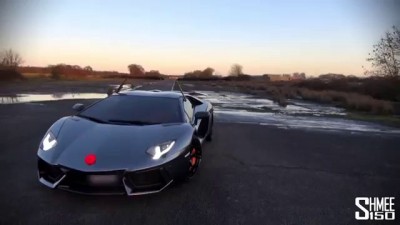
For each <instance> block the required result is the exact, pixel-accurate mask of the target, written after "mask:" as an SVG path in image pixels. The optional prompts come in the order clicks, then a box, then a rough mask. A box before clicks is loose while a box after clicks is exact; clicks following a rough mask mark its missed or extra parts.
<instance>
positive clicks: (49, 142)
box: [40, 131, 57, 151]
mask: <svg viewBox="0 0 400 225" xmlns="http://www.w3.org/2000/svg"><path fill="white" fill-rule="evenodd" d="M56 145H57V140H56V138H55V137H54V135H53V133H51V131H49V132H47V134H46V135H45V136H44V138H43V141H42V143H41V144H40V149H42V150H43V151H48V150H50V149H52V148H54V146H56Z"/></svg>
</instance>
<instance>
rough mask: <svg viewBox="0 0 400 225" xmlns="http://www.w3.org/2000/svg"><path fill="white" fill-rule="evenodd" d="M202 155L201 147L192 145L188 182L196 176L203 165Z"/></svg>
mask: <svg viewBox="0 0 400 225" xmlns="http://www.w3.org/2000/svg"><path fill="white" fill-rule="evenodd" d="M202 155H203V154H202V150H201V147H199V146H197V145H191V147H190V155H189V172H188V176H187V178H186V180H189V179H191V178H192V177H193V176H194V175H196V173H197V171H198V170H199V166H200V164H201V159H202Z"/></svg>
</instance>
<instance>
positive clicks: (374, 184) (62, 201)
mask: <svg viewBox="0 0 400 225" xmlns="http://www.w3.org/2000/svg"><path fill="white" fill-rule="evenodd" d="M170 84H171V81H164V82H161V83H159V82H157V84H156V85H157V86H151V85H150V86H149V87H148V88H149V89H152V88H154V87H156V89H161V88H163V87H167V86H168V85H170ZM76 102H78V101H76V100H64V101H56V102H46V103H43V104H14V105H0V126H1V129H0V137H1V139H0V168H1V169H0V178H1V185H0V210H1V211H0V212H1V216H0V224H107V225H109V224H174V225H176V224H183V225H187V224H284V225H289V224H293V225H294V224H296V225H297V224H335V225H336V224H358V222H357V221H356V220H355V219H354V213H355V210H356V207H355V206H354V199H355V197H358V196H368V197H373V196H394V197H396V200H395V204H396V206H395V208H396V210H397V211H396V212H397V217H398V215H399V212H398V205H399V203H400V202H399V198H398V197H399V193H400V191H399V190H400V177H399V174H400V138H399V136H385V135H374V134H357V135H354V134H353V135H352V134H350V133H344V132H320V131H305V130H290V129H287V130H285V129H279V128H275V127H272V126H260V125H251V124H235V123H221V122H218V121H216V123H215V125H214V135H215V136H214V140H213V142H210V143H207V144H206V145H205V146H204V153H203V154H204V155H203V161H202V165H201V168H200V171H199V173H198V174H197V176H196V177H195V178H194V179H192V180H191V181H189V182H186V183H178V184H176V185H174V186H172V187H171V188H169V189H167V190H165V191H164V192H162V193H159V194H155V195H150V196H139V197H122V196H83V195H77V194H72V193H68V192H63V191H60V190H50V189H48V188H46V187H44V186H43V185H41V184H40V183H39V182H38V181H37V177H36V163H37V161H36V151H37V148H38V145H39V141H40V140H41V138H42V136H43V135H44V133H45V132H46V130H47V128H48V127H49V126H50V125H51V124H52V123H53V122H54V121H56V120H57V119H58V118H59V117H61V116H65V115H69V114H72V113H73V111H72V109H71V106H72V105H73V104H74V103H76ZM79 102H86V103H88V102H91V100H84V101H79ZM398 221H399V220H398V219H397V220H396V221H395V223H392V224H396V222H397V224H398ZM359 224H376V223H373V222H371V223H368V222H362V223H359ZM379 224H385V223H379Z"/></svg>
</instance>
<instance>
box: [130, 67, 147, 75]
mask: <svg viewBox="0 0 400 225" xmlns="http://www.w3.org/2000/svg"><path fill="white" fill-rule="evenodd" d="M128 69H129V73H130V74H131V75H133V76H137V77H141V76H144V72H145V71H144V69H143V67H142V66H141V65H138V64H130V65H129V66H128Z"/></svg>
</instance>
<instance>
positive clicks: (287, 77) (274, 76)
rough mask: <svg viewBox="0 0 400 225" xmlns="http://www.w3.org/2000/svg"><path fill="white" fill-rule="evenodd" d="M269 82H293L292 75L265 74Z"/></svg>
mask: <svg viewBox="0 0 400 225" xmlns="http://www.w3.org/2000/svg"><path fill="white" fill-rule="evenodd" d="M263 76H264V77H267V79H269V81H289V80H291V76H290V74H264V75H263Z"/></svg>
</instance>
